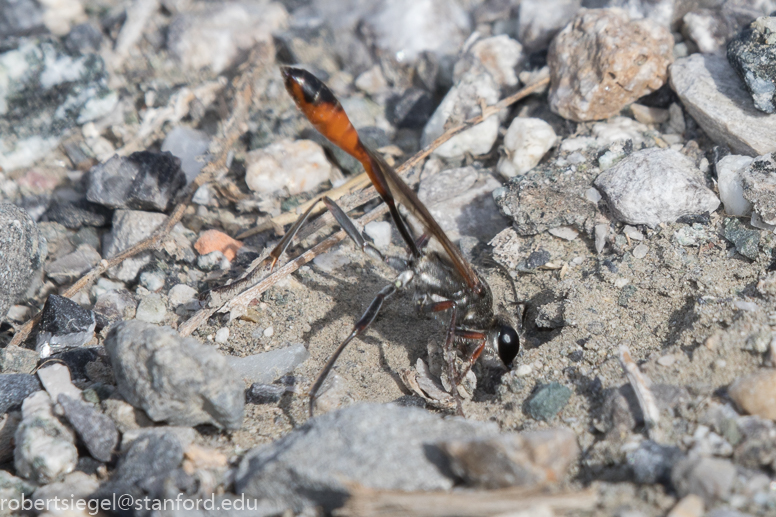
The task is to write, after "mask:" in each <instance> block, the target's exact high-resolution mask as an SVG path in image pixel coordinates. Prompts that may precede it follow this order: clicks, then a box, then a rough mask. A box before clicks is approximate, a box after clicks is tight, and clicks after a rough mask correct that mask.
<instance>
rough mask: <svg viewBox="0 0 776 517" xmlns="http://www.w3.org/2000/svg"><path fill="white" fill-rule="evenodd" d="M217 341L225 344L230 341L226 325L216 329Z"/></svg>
mask: <svg viewBox="0 0 776 517" xmlns="http://www.w3.org/2000/svg"><path fill="white" fill-rule="evenodd" d="M215 341H216V343H219V344H224V343H226V342H227V341H229V329H228V328H226V327H224V328H220V329H218V330H217V331H216V339H215Z"/></svg>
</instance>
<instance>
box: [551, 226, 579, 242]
mask: <svg viewBox="0 0 776 517" xmlns="http://www.w3.org/2000/svg"><path fill="white" fill-rule="evenodd" d="M547 231H548V232H549V233H550V235H554V236H555V237H558V238H559V239H563V240H566V241H573V240H574V239H576V238H577V237H578V236H579V232H577V231H576V230H575V229H574V228H572V227H570V226H558V227H557V228H550V229H549V230H547Z"/></svg>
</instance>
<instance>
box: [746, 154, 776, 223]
mask: <svg viewBox="0 0 776 517" xmlns="http://www.w3.org/2000/svg"><path fill="white" fill-rule="evenodd" d="M740 175H741V185H742V187H743V194H744V199H746V200H747V201H749V202H750V203H751V204H752V208H753V209H754V211H755V212H756V213H757V214H758V215H759V216H760V218H761V219H762V221H763V222H764V223H765V224H770V225H774V224H776V159H775V158H774V156H773V153H770V154H766V155H764V156H758V157H757V158H755V159H754V160H753V161H752V162H751V163H750V164H749V165H748V166H747V167H746V168H744V170H742V171H741V172H740Z"/></svg>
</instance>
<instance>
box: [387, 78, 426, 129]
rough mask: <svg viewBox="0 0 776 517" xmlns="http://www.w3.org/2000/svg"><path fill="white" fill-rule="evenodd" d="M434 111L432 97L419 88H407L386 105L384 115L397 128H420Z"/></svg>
mask: <svg viewBox="0 0 776 517" xmlns="http://www.w3.org/2000/svg"><path fill="white" fill-rule="evenodd" d="M432 113H434V99H433V97H432V96H431V94H430V93H429V92H427V91H426V90H423V89H421V88H408V89H407V90H405V91H404V92H403V93H402V94H401V95H399V96H397V97H393V98H391V99H390V100H389V101H388V104H387V106H386V117H387V118H388V121H389V122H390V123H391V124H393V125H394V126H396V128H397V129H422V128H423V126H425V125H426V123H427V122H428V119H429V118H431V114H432Z"/></svg>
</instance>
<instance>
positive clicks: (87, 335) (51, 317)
mask: <svg viewBox="0 0 776 517" xmlns="http://www.w3.org/2000/svg"><path fill="white" fill-rule="evenodd" d="M96 326H97V321H96V320H95V317H94V313H93V312H92V311H90V310H88V309H84V308H83V307H81V306H80V305H78V304H77V303H76V302H74V301H73V300H71V299H69V298H65V297H64V296H59V295H56V294H51V295H49V297H48V298H47V299H46V304H45V305H44V306H43V311H42V312H41V318H40V322H39V323H38V325H37V326H36V329H37V337H36V338H35V349H36V350H37V352H38V353H39V354H41V357H48V356H49V355H51V354H52V353H57V352H62V351H64V350H67V349H70V348H77V347H80V346H83V345H85V344H86V343H88V342H89V341H90V340H91V339H92V338H93V337H94V329H95V327H96Z"/></svg>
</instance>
